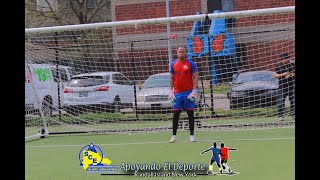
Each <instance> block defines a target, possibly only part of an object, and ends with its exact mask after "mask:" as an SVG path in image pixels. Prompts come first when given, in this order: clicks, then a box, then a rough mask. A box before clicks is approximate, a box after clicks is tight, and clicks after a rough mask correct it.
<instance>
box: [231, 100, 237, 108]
mask: <svg viewBox="0 0 320 180" xmlns="http://www.w3.org/2000/svg"><path fill="white" fill-rule="evenodd" d="M230 109H238V105H236V104H234V103H232V102H230Z"/></svg>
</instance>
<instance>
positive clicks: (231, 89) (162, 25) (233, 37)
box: [25, 6, 295, 140]
mask: <svg viewBox="0 0 320 180" xmlns="http://www.w3.org/2000/svg"><path fill="white" fill-rule="evenodd" d="M168 24H169V26H167V25H168ZM178 47H185V48H186V50H187V58H188V59H191V60H193V61H194V62H195V63H196V65H197V70H198V74H199V79H198V81H199V84H198V98H197V100H196V110H195V118H196V127H195V128H196V129H197V130H210V131H213V130H238V129H266V128H280V127H293V126H294V118H292V117H294V111H295V110H294V84H295V83H294V73H291V74H290V75H291V77H281V78H280V79H279V78H275V77H274V73H275V72H277V73H278V74H281V73H284V72H285V70H288V69H290V72H294V60H295V9H294V6H292V7H282V8H272V9H260V10H249V11H238V12H220V11H215V12H213V13H210V14H202V13H197V14H196V15H191V16H179V17H170V18H157V19H144V20H132V21H122V22H107V23H96V24H84V25H70V26H60V27H59V26H56V27H46V28H32V29H26V30H25V64H26V66H25V67H26V81H25V83H26V86H25V87H26V90H25V93H26V94H25V96H26V108H25V129H26V140H27V139H30V137H34V135H37V137H40V136H42V137H43V136H46V135H48V134H59V133H88V132H89V133H128V132H130V133H133V132H157V131H165V130H170V129H171V127H172V104H171V103H170V101H168V93H169V91H168V89H169V77H170V74H169V67H170V63H171V62H173V61H174V60H176V58H177V55H176V50H177V48H178ZM285 60H288V61H286V62H288V64H286V63H284V64H283V66H280V65H281V63H282V62H284V61H285ZM287 75H289V74H287ZM283 84H286V85H284V86H286V88H284V89H283V88H281V87H282V86H283ZM280 91H281V93H279V92H280ZM281 101H282V102H281ZM280 116H283V117H284V119H281V120H279V117H280ZM186 120H187V114H186V113H185V112H182V113H181V115H180V123H179V128H181V129H184V130H187V129H188V123H185V122H187V121H186Z"/></svg>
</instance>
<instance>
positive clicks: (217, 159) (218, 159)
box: [211, 157, 220, 164]
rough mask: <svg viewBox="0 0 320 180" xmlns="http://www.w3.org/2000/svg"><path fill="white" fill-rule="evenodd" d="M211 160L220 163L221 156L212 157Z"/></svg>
mask: <svg viewBox="0 0 320 180" xmlns="http://www.w3.org/2000/svg"><path fill="white" fill-rule="evenodd" d="M211 160H212V161H213V162H216V163H217V164H220V157H211Z"/></svg>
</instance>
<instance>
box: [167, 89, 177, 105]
mask: <svg viewBox="0 0 320 180" xmlns="http://www.w3.org/2000/svg"><path fill="white" fill-rule="evenodd" d="M168 99H169V101H170V102H171V103H172V104H175V100H176V97H175V96H174V93H173V91H172V90H170V93H169V98H168Z"/></svg>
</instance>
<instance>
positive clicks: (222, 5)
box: [207, 0, 235, 27]
mask: <svg viewBox="0 0 320 180" xmlns="http://www.w3.org/2000/svg"><path fill="white" fill-rule="evenodd" d="M207 10H208V13H213V11H215V10H220V11H222V12H232V11H234V0H207ZM234 23H235V18H229V19H226V24H227V26H228V27H232V25H233V24H234Z"/></svg>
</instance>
